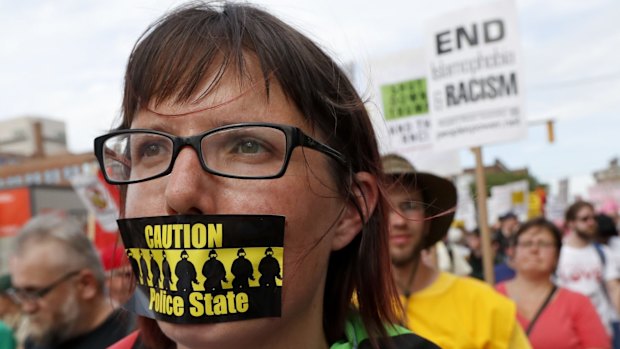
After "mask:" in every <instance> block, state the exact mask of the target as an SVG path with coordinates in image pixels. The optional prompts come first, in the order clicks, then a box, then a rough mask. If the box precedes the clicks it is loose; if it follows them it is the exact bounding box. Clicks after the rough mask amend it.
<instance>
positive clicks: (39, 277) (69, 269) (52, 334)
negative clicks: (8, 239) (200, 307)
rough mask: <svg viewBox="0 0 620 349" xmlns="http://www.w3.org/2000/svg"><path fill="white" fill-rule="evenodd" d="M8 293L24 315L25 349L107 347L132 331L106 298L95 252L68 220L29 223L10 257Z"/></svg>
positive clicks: (45, 219) (38, 219) (47, 218)
mask: <svg viewBox="0 0 620 349" xmlns="http://www.w3.org/2000/svg"><path fill="white" fill-rule="evenodd" d="M9 266H10V273H11V279H12V288H11V289H10V290H9V294H10V295H11V297H12V298H13V299H14V301H15V302H16V303H18V304H19V305H20V306H21V310H22V312H23V314H24V316H25V320H26V328H27V338H26V342H25V345H24V347H25V348H26V349H55V348H58V349H60V348H62V349H74V348H75V349H77V348H79V349H82V348H83V349H96V348H107V347H108V346H109V345H110V344H112V343H114V342H115V341H117V340H118V339H120V338H122V337H124V336H126V335H127V333H128V332H129V331H128V329H127V328H126V326H125V321H123V319H124V316H123V315H122V314H121V313H120V312H119V311H114V310H113V309H112V306H111V305H110V303H109V301H108V300H107V299H106V295H105V294H106V293H105V290H104V282H105V275H104V272H103V268H102V266H101V262H100V260H99V257H98V255H97V252H96V250H95V248H94V246H93V244H92V243H91V242H90V240H89V239H88V238H87V236H86V234H85V233H84V231H83V230H82V225H81V224H79V223H78V222H77V221H76V220H74V219H72V218H70V217H63V216H61V215H58V214H46V215H41V216H37V217H35V218H33V219H31V220H30V221H29V222H28V223H27V224H26V225H25V226H24V227H23V228H22V230H21V231H20V233H19V235H18V236H17V238H16V243H15V249H14V250H13V254H12V256H11V257H10V265H9Z"/></svg>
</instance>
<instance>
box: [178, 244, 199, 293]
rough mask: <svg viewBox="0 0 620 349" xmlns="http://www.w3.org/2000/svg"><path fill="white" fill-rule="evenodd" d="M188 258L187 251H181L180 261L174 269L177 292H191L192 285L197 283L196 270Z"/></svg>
mask: <svg viewBox="0 0 620 349" xmlns="http://www.w3.org/2000/svg"><path fill="white" fill-rule="evenodd" d="M188 258H189V255H188V254H187V251H185V250H183V252H181V260H180V261H179V262H178V263H177V265H176V267H175V268H174V274H175V275H176V276H177V291H193V290H194V286H193V285H192V284H197V283H198V280H197V279H196V268H194V265H193V264H192V262H190V261H189V259H188Z"/></svg>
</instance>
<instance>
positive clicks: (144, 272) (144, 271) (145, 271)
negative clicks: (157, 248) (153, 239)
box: [138, 250, 149, 285]
mask: <svg viewBox="0 0 620 349" xmlns="http://www.w3.org/2000/svg"><path fill="white" fill-rule="evenodd" d="M138 251H140V283H141V284H142V285H148V284H147V280H148V278H149V268H148V267H147V266H146V259H145V256H144V255H143V254H142V250H138Z"/></svg>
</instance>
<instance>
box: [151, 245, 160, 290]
mask: <svg viewBox="0 0 620 349" xmlns="http://www.w3.org/2000/svg"><path fill="white" fill-rule="evenodd" d="M150 255H151V275H153V277H152V281H153V287H157V288H159V279H160V278H161V272H160V271H159V263H157V261H156V260H155V257H154V256H153V251H150Z"/></svg>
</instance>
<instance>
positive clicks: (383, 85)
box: [369, 49, 461, 176]
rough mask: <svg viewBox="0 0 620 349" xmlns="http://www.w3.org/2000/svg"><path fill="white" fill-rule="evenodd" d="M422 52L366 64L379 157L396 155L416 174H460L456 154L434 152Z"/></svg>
mask: <svg viewBox="0 0 620 349" xmlns="http://www.w3.org/2000/svg"><path fill="white" fill-rule="evenodd" d="M425 74H426V64H425V57H424V51H423V50H422V49H410V50H404V51H399V52H397V53H394V54H391V55H387V56H383V57H378V58H375V59H373V60H372V61H371V62H370V77H371V78H370V81H371V83H372V84H373V86H372V90H373V97H374V98H373V99H372V100H371V103H370V104H371V106H374V107H376V108H369V112H370V113H371V114H372V115H371V116H372V118H373V125H374V126H375V129H376V131H377V135H378V136H379V137H385V138H383V139H380V144H381V145H382V147H381V150H382V153H399V154H401V155H403V156H405V157H406V158H407V159H408V160H409V161H411V162H412V163H413V164H414V166H415V167H416V169H417V170H418V171H424V172H432V173H434V174H437V175H440V176H450V175H454V174H457V173H459V172H460V171H461V164H460V159H459V154H458V152H456V151H440V152H437V151H435V150H434V148H433V146H432V143H431V134H432V132H431V121H430V115H429V114H428V100H427V93H426V76H425Z"/></svg>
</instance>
